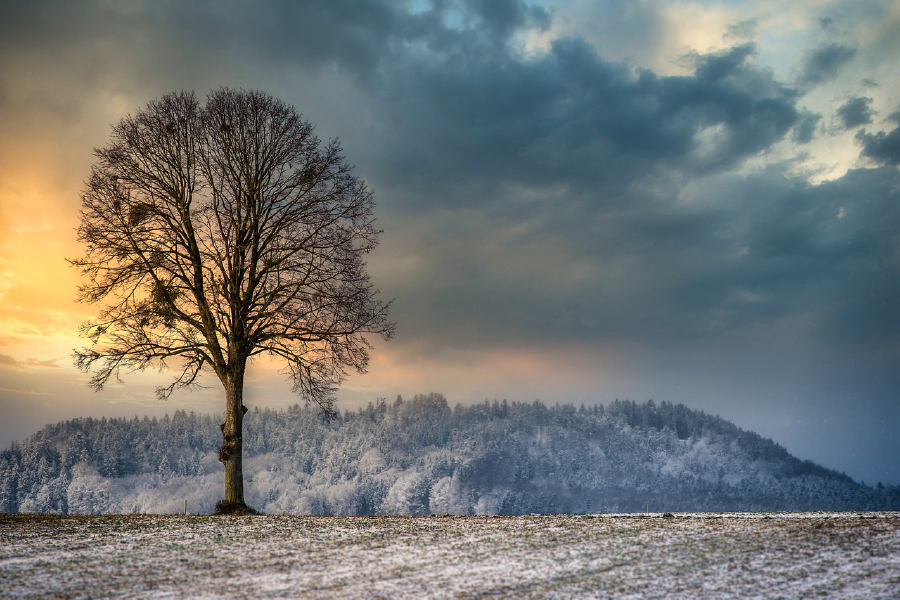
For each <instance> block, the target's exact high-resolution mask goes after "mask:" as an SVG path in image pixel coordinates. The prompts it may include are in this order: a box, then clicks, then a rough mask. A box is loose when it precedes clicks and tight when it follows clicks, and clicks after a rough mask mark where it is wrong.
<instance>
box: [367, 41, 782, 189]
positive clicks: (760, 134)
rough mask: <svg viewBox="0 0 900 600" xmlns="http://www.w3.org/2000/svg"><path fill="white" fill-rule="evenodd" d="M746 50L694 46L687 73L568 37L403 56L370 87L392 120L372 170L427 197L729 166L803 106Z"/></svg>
mask: <svg viewBox="0 0 900 600" xmlns="http://www.w3.org/2000/svg"><path fill="white" fill-rule="evenodd" d="M753 53H754V48H753V46H752V45H743V46H738V47H735V48H732V49H729V50H727V51H723V52H720V53H715V54H708V55H704V54H695V55H693V56H692V61H693V65H694V72H693V73H692V74H690V75H686V76H658V75H656V74H654V73H652V72H650V71H639V72H637V73H634V72H633V71H632V70H631V69H630V68H628V67H627V66H626V65H623V64H620V63H612V62H608V61H605V60H603V59H602V58H601V57H599V56H598V55H597V53H596V51H595V50H594V49H593V48H592V47H591V46H589V45H588V44H586V43H585V42H584V41H583V40H579V39H572V38H568V39H561V40H557V41H555V42H553V44H552V45H551V47H550V50H549V51H548V52H547V53H546V54H543V55H539V56H536V57H529V58H522V57H519V56H517V55H515V54H513V53H511V52H507V53H505V54H495V55H493V56H488V57H485V56H483V55H471V54H467V53H466V54H459V53H456V52H452V53H450V54H448V55H439V56H432V55H429V56H427V57H412V58H410V57H408V58H407V62H406V63H405V64H403V65H402V67H399V66H398V67H397V68H396V70H392V71H389V72H387V73H386V75H385V80H384V81H383V84H382V87H381V88H380V90H379V92H380V94H381V95H382V96H381V100H380V102H381V104H382V106H383V107H384V110H385V112H386V113H387V115H388V121H387V123H386V124H385V126H386V129H387V130H388V131H390V132H391V134H392V135H391V136H390V137H389V138H387V140H386V141H387V145H385V146H382V147H380V148H379V151H380V152H379V156H377V157H375V159H374V160H375V161H377V162H379V163H380V165H379V166H380V173H379V179H380V181H382V182H384V183H387V184H389V185H392V186H393V185H396V186H400V185H402V186H405V187H411V186H413V185H414V186H416V190H417V191H421V194H417V195H418V196H419V198H417V200H416V202H420V203H421V202H426V203H428V204H434V203H445V204H453V205H458V203H459V202H462V203H468V202H470V201H471V202H478V203H480V202H482V201H483V200H482V199H483V198H484V197H485V196H489V195H490V194H489V193H488V192H487V190H488V189H498V188H502V187H504V186H517V185H525V186H553V185H565V186H568V187H570V188H578V189H581V190H582V191H584V192H586V193H591V192H590V190H597V189H599V188H602V189H603V191H604V193H603V199H601V198H595V201H599V202H602V203H607V202H616V201H617V199H618V198H621V197H622V196H623V194H625V193H626V191H627V190H628V189H629V187H630V186H632V185H635V184H637V183H639V182H650V181H653V180H654V178H657V177H659V176H661V175H662V173H663V172H664V171H671V170H674V171H679V172H682V173H684V174H686V175H697V174H703V173H712V172H717V171H722V170H728V169H731V168H734V167H736V166H738V165H740V164H741V163H742V162H743V161H744V160H746V159H747V158H749V157H752V156H754V155H756V154H757V153H759V152H761V151H764V150H765V149H767V148H769V147H771V146H772V145H773V144H775V143H776V142H778V141H779V140H781V139H783V138H784V137H785V135H786V134H787V133H788V132H789V131H790V130H791V129H792V127H794V126H795V125H796V124H797V123H798V121H799V118H800V112H799V111H798V109H797V107H796V98H797V94H796V93H795V91H794V90H792V89H790V88H788V87H786V86H784V85H783V84H781V83H780V82H778V81H777V80H776V79H775V78H774V77H773V76H772V74H771V73H770V72H768V71H766V70H763V69H759V68H757V67H755V66H754V65H753V63H752V60H751V59H752V56H753ZM426 190H427V191H426Z"/></svg>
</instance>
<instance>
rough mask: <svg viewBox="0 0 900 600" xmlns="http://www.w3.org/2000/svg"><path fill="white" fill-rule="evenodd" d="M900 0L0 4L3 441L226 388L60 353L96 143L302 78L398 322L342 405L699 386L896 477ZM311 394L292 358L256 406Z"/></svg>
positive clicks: (652, 395)
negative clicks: (119, 127) (105, 371)
mask: <svg viewBox="0 0 900 600" xmlns="http://www.w3.org/2000/svg"><path fill="white" fill-rule="evenodd" d="M898 84H900V4H897V3H896V2H894V1H892V0H807V1H797V2H784V1H782V0H779V1H775V0H730V1H726V0H722V1H711V0H697V1H693V2H690V1H677V2H676V1H656V2H653V1H645V0H557V1H551V0H547V1H530V0H528V1H526V0H433V1H428V0H410V1H402V0H322V1H314V0H308V1H287V0H271V1H269V2H264V3H256V2H248V1H241V0H231V1H227V2H220V1H211V0H208V1H205V2H203V1H196V2H183V1H181V0H129V1H123V2H111V1H108V0H96V1H85V2H71V1H69V0H31V1H29V2H15V1H10V0H0V447H3V448H5V447H8V446H9V444H10V443H11V442H12V441H13V440H21V439H23V438H25V437H27V436H28V435H30V434H31V433H33V432H35V431H37V430H38V429H40V428H41V427H42V426H43V425H44V424H45V423H50V422H57V421H60V420H63V419H71V418H75V417H83V416H92V417H102V416H107V417H119V416H125V417H132V416H134V415H141V416H142V415H144V414H147V415H151V416H154V415H155V416H161V415H163V414H165V413H167V412H168V413H171V412H173V411H175V410H178V409H185V410H196V411H198V412H221V411H222V410H223V409H224V402H223V393H222V390H221V388H220V387H218V386H219V384H218V383H217V382H216V381H215V380H214V378H212V377H210V378H207V379H206V383H207V385H208V387H207V388H206V389H203V390H199V391H193V392H186V391H185V392H179V393H176V394H175V395H174V396H173V397H171V398H170V399H169V400H167V401H164V402H163V401H158V400H156V399H155V398H154V395H153V390H154V388H155V387H156V386H158V385H162V384H165V383H167V382H168V375H167V374H166V373H159V372H156V371H149V372H142V373H137V374H134V375H132V376H129V377H126V378H125V379H124V380H123V383H121V384H118V383H117V384H111V385H109V386H107V388H106V389H105V390H104V391H103V392H101V393H96V392H93V391H92V390H90V389H89V388H88V387H87V385H86V382H87V378H88V376H87V375H86V374H83V373H80V372H79V371H77V370H76V369H75V368H74V367H73V364H72V358H71V353H72V349H73V348H76V347H81V346H82V345H83V344H84V342H83V340H80V339H79V338H78V333H77V328H78V325H79V324H80V323H82V322H84V321H87V320H89V319H90V318H91V317H92V316H93V315H94V314H95V312H96V310H97V307H96V306H92V305H87V304H80V303H77V302H76V301H75V296H76V288H77V286H78V284H79V276H78V273H77V272H76V271H75V269H74V268H72V267H70V266H69V265H68V263H67V262H66V258H75V257H78V256H81V254H82V252H83V249H82V248H81V247H79V244H78V242H77V239H76V232H75V229H76V227H77V225H78V210H79V206H80V193H81V190H82V188H83V184H84V181H85V179H86V177H87V175H88V172H89V170H90V165H91V164H92V162H93V160H94V157H93V154H92V151H93V149H94V148H97V147H101V146H103V145H105V144H106V143H107V141H108V140H109V136H110V130H111V126H112V125H113V124H115V123H116V122H117V121H118V120H120V119H121V118H123V117H124V116H126V115H128V114H133V113H134V112H135V111H137V110H139V109H140V108H142V107H144V106H145V105H146V104H147V103H148V102H150V101H151V100H153V99H155V98H158V97H160V96H162V95H163V94H166V93H169V92H173V91H180V90H194V91H195V92H196V93H197V94H198V95H199V96H200V97H201V98H202V97H203V96H205V95H206V94H207V93H209V92H210V91H211V90H213V89H217V88H219V87H220V86H230V87H234V88H242V89H258V90H263V91H265V92H268V93H270V94H272V95H273V96H275V97H277V98H280V99H282V100H284V101H286V102H288V103H290V104H292V105H293V106H294V107H295V108H296V109H297V110H298V111H299V112H300V113H302V114H303V116H304V118H306V119H308V120H309V121H310V122H311V123H312V124H314V125H315V126H316V133H317V134H318V135H319V137H321V138H322V139H330V138H339V139H340V140H341V143H342V146H343V148H344V151H345V154H346V157H347V161H348V162H349V163H351V164H353V165H355V171H354V172H355V174H356V175H358V176H359V177H361V178H363V179H365V180H366V182H367V183H368V185H369V186H370V187H371V188H372V190H373V191H374V194H375V202H376V209H375V211H376V217H377V219H378V221H377V224H378V226H379V227H380V228H381V229H383V234H382V235H381V243H380V245H379V246H378V248H377V249H376V250H375V251H374V252H373V253H372V254H371V255H370V258H369V263H368V270H369V273H370V274H371V276H372V278H373V281H374V283H375V284H376V285H377V286H378V288H379V289H380V297H381V298H383V299H385V300H391V299H393V301H394V302H393V305H392V313H391V314H392V318H393V320H395V321H396V322H397V334H396V337H395V339H394V340H392V341H390V342H384V341H381V340H376V341H375V350H374V351H373V353H372V358H371V361H370V365H369V370H368V373H366V374H364V375H355V374H354V375H353V376H351V377H349V378H348V380H347V381H346V382H345V383H344V385H343V386H342V388H341V389H340V391H339V393H338V400H339V401H338V407H339V408H342V409H346V410H355V409H356V408H358V407H360V406H365V405H366V404H367V403H368V402H371V401H374V400H376V399H377V398H379V397H386V398H388V399H392V398H394V397H395V396H396V395H397V394H402V395H403V396H404V397H409V396H412V395H414V394H416V393H428V392H440V393H443V394H444V395H445V396H446V397H447V399H448V401H449V402H450V403H451V404H456V403H457V402H460V403H464V404H468V403H472V402H479V401H482V400H484V399H489V400H493V399H503V398H506V399H508V400H509V401H524V402H531V401H533V400H535V399H540V400H541V401H543V402H545V403H550V404H553V403H556V402H560V403H574V404H576V405H580V404H582V403H584V404H585V405H593V404H597V403H608V402H611V401H613V400H614V399H616V398H620V399H626V398H627V399H631V400H635V401H638V402H642V401H645V400H648V399H653V400H655V401H656V402H660V401H663V400H666V401H669V402H673V403H683V404H685V405H687V406H688V407H691V408H695V409H699V410H704V411H706V412H707V413H711V414H717V415H720V416H722V417H723V418H726V419H728V420H731V421H733V422H734V423H736V424H737V425H738V426H740V427H742V428H744V429H749V430H752V431H756V432H757V433H759V434H761V435H763V436H764V437H767V438H772V439H773V440H775V441H776V442H778V443H779V444H781V445H783V446H784V447H785V448H787V449H788V450H789V451H790V452H792V453H793V454H795V455H796V456H798V457H799V458H802V459H809V460H812V461H815V462H817V463H820V464H822V465H824V466H826V467H829V468H832V469H836V470H838V471H842V472H846V473H847V474H848V475H850V476H852V477H853V478H855V479H856V480H857V481H859V480H863V481H865V482H866V483H868V484H874V483H876V482H878V481H881V482H883V483H886V484H887V483H892V484H900V460H897V458H898V457H900V435H898V433H897V430H898V427H900V311H898V306H900V171H898V168H900V86H898ZM298 401H300V400H299V399H298V398H297V397H296V396H293V395H292V394H291V392H290V383H289V382H287V381H286V380H285V379H284V376H283V375H281V374H280V373H279V365H278V364H277V363H274V362H259V363H255V364H254V365H253V366H252V367H251V370H250V372H249V373H248V385H247V389H246V392H245V403H247V404H248V405H249V406H251V407H252V406H260V407H267V406H268V407H281V406H288V405H291V404H294V403H295V402H298Z"/></svg>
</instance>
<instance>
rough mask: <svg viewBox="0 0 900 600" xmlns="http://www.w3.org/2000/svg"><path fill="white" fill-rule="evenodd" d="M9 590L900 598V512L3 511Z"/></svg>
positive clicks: (135, 594) (0, 565)
mask: <svg viewBox="0 0 900 600" xmlns="http://www.w3.org/2000/svg"><path fill="white" fill-rule="evenodd" d="M0 589H2V590H3V596H4V597H7V598H10V597H11V598H47V597H66V598H73V597H92V598H96V597H109V596H116V597H125V598H129V597H131V598H147V597H158V598H172V597H206V598H217V597H263V598H268V597H300V596H302V597H312V598H315V597H326V598H327V597H339V598H366V597H368V598H377V597H384V598H396V597H435V598H455V597H481V596H491V597H515V598H522V597H535V598H546V597H561V598H564V597H609V596H616V597H660V598H662V597H672V596H677V597H698V596H702V597H779V596H780V597H810V596H827V597H859V598H891V597H894V598H896V597H898V596H900V513H865V514H858V513H769V514H763V513H730V514H729V513H724V514H715V513H704V514H697V513H692V514H675V515H668V514H666V515H665V516H663V515H659V514H654V515H546V516H543V515H541V516H539V515H533V516H524V517H506V516H502V517H440V516H432V517H281V516H261V517H208V516H159V515H154V516H151V515H134V516H55V515H17V514H16V515H10V514H0Z"/></svg>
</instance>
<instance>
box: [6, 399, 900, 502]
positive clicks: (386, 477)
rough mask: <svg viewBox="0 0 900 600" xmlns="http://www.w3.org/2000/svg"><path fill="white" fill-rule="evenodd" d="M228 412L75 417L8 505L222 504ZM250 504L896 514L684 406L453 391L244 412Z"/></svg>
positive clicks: (20, 447)
mask: <svg viewBox="0 0 900 600" xmlns="http://www.w3.org/2000/svg"><path fill="white" fill-rule="evenodd" d="M220 421H221V417H219V416H210V415H198V414H195V413H193V412H191V413H186V412H184V411H178V412H176V413H175V414H174V415H173V416H172V417H171V418H170V417H169V416H168V415H167V416H166V417H164V418H163V419H161V420H158V419H155V418H154V419H150V418H147V417H144V418H143V419H139V418H134V419H131V420H127V419H100V420H97V419H91V418H86V419H75V420H72V421H66V422H63V423H59V424H56V425H48V426H46V427H45V428H44V429H43V430H42V431H40V432H38V433H36V434H34V435H32V436H30V437H29V438H27V439H25V440H24V441H22V442H20V443H14V444H13V445H12V447H11V448H10V449H7V450H4V451H2V452H0V512H54V513H73V514H74V513H176V512H181V511H182V510H183V508H184V503H185V501H186V502H187V506H188V510H189V512H193V513H209V512H212V511H213V508H214V506H215V503H216V501H217V500H219V499H220V498H221V497H222V484H223V470H222V465H221V464H220V463H219V462H218V460H217V454H216V452H217V447H218V444H219V443H220V441H221V433H220V431H219V423H220ZM244 428H245V431H244V453H245V462H244V477H245V493H246V497H247V501H248V503H249V504H250V505H252V506H254V507H255V508H257V509H259V510H262V511H263V512H265V513H270V514H313V515H330V514H344V515H362V514H412V515H421V514H445V513H447V514H454V515H459V514H498V513H503V514H526V513H586V512H591V513H594V512H632V511H635V512H636V511H644V510H647V509H648V508H649V509H650V510H652V511H737V510H740V511H756V510H897V509H900V487H897V486H883V485H881V484H880V483H879V484H878V485H877V486H876V487H870V486H866V485H865V484H860V483H856V482H854V481H853V480H852V479H851V478H850V477H848V476H846V475H843V474H840V473H836V472H834V471H831V470H829V469H826V468H824V467H821V466H819V465H816V464H814V463H812V462H809V461H801V460H799V459H797V458H795V457H793V456H791V455H790V454H789V453H788V452H787V451H786V450H785V449H784V448H783V447H781V446H779V445H777V444H775V443H774V442H773V441H771V440H768V439H763V438H762V437H761V436H759V435H757V434H755V433H752V432H748V431H744V430H741V429H740V428H738V427H737V426H735V425H734V424H732V423H730V422H728V421H725V420H724V419H721V418H719V417H714V416H710V415H707V414H705V413H703V412H700V411H695V410H691V409H688V408H686V407H685V406H683V405H680V404H677V405H676V404H671V403H668V402H661V403H659V404H657V403H655V402H653V401H652V400H651V401H648V402H646V403H643V404H637V403H635V402H631V401H619V400H616V401H615V402H613V403H612V404H610V405H608V406H602V405H601V406H596V407H589V408H585V407H583V406H582V407H581V408H575V407H573V406H571V405H555V406H546V405H544V404H542V403H541V402H538V401H535V402H534V403H530V404H529V403H516V402H513V403H507V402H506V401H503V402H497V401H494V402H487V401H485V402H484V403H481V404H478V405H475V406H462V405H457V406H456V407H453V408H451V407H450V406H449V404H448V403H447V401H446V399H445V398H444V397H443V396H441V395H440V394H429V395H417V396H416V397H414V398H413V399H412V400H407V401H404V400H403V399H402V398H400V397H398V398H397V399H396V401H394V402H390V403H389V402H385V401H384V400H379V401H378V402H377V403H375V404H370V405H369V406H368V407H367V408H366V409H361V410H359V411H357V412H345V413H343V414H341V415H339V416H338V417H337V418H336V419H333V420H331V421H326V420H324V419H322V418H321V416H320V415H319V413H317V412H316V411H314V410H313V409H311V408H306V407H301V406H297V405H295V406H293V407H291V408H290V409H287V410H268V409H263V410H260V409H254V410H252V411H251V412H249V413H248V414H247V416H246V420H245V421H244Z"/></svg>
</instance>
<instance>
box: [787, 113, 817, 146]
mask: <svg viewBox="0 0 900 600" xmlns="http://www.w3.org/2000/svg"><path fill="white" fill-rule="evenodd" d="M821 120H822V115H820V114H818V113H813V112H810V111H808V110H801V111H800V117H799V118H798V120H797V124H796V125H795V126H794V132H793V133H792V134H791V139H792V140H793V141H795V142H797V143H798V144H808V143H810V142H811V141H812V139H813V137H814V136H815V134H816V128H817V127H818V125H819V121H821Z"/></svg>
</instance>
